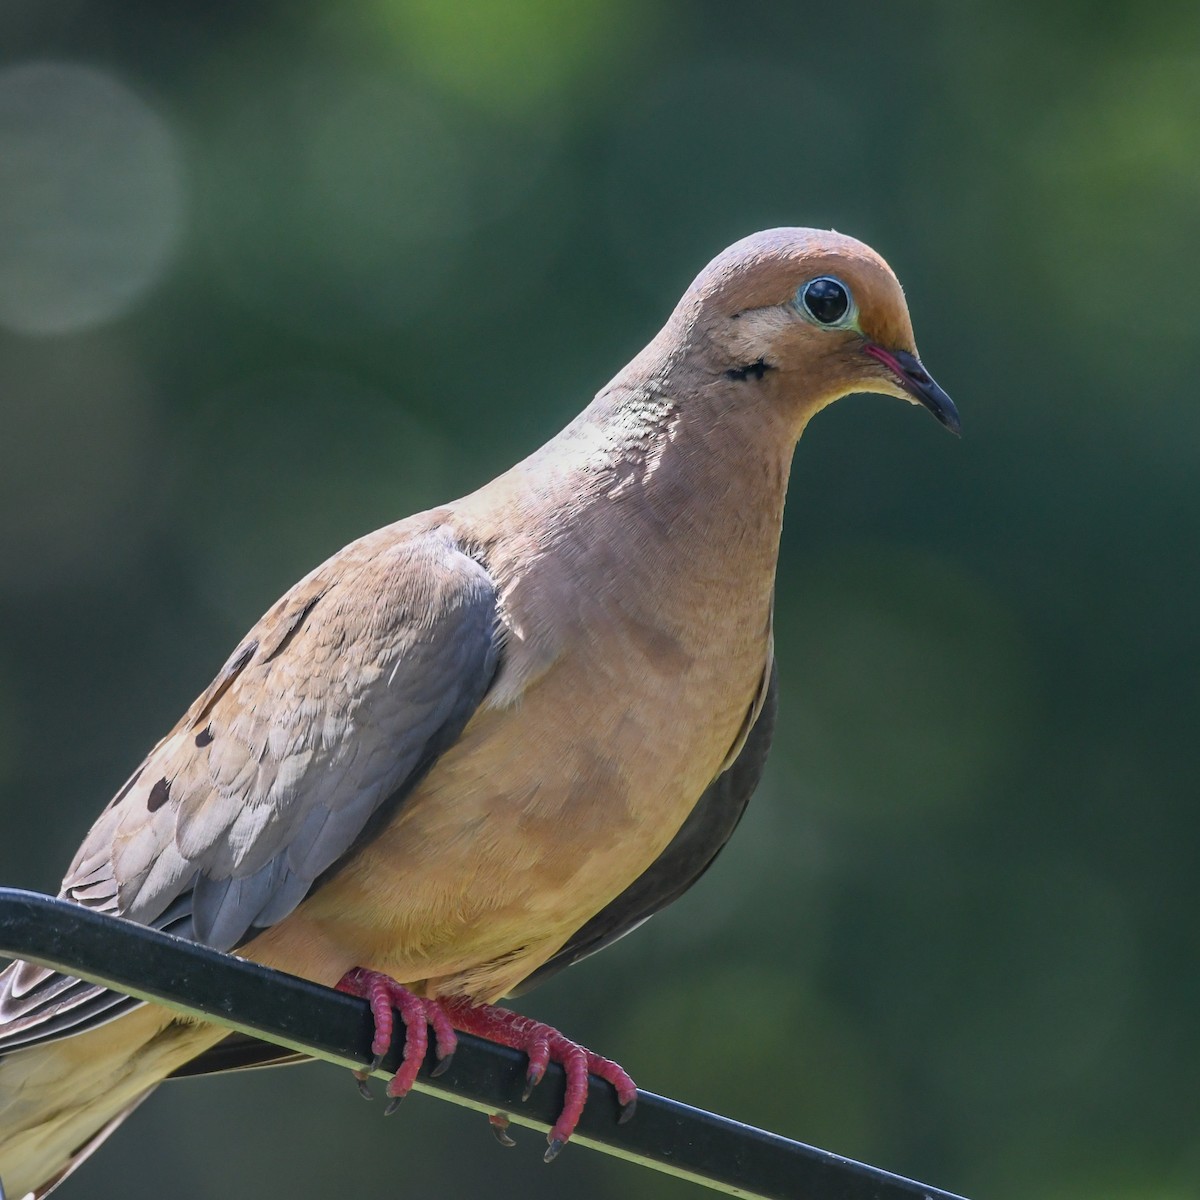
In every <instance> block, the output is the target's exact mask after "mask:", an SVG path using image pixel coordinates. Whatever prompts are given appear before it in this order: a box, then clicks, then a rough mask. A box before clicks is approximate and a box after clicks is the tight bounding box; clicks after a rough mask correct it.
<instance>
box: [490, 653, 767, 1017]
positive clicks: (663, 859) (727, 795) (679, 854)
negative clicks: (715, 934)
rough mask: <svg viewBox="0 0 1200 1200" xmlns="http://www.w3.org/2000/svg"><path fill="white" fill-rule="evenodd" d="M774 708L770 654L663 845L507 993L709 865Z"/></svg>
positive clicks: (587, 948) (535, 980) (753, 780)
mask: <svg viewBox="0 0 1200 1200" xmlns="http://www.w3.org/2000/svg"><path fill="white" fill-rule="evenodd" d="M777 709H778V672H777V670H776V667H775V662H774V658H772V661H771V666H770V671H769V680H768V683H767V689H766V693H765V695H764V698H763V703H762V707H761V709H760V710H759V712H758V716H757V718H756V719H755V721H754V724H753V725H752V726H751V727H750V731H749V733H748V734H747V736H746V740H745V742H744V743H743V745H742V748H741V750H740V751H739V752H738V755H737V757H736V758H735V759H734V761H733V762H732V763H731V764H730V765H729V767H728V768H727V769H726V770H725V771H723V772H722V773H721V774H720V775H718V776H717V778H716V779H714V780H713V781H712V783H710V784H709V785H708V787H707V788H706V789H705V791H704V794H703V795H702V796H701V797H700V799H699V801H698V802H697V804H696V807H695V808H693V809H692V811H691V813H690V814H689V816H688V819H687V820H686V821H684V823H683V825H682V826H681V827H680V830H679V832H678V833H677V834H676V835H675V837H674V838H673V839H672V840H671V842H670V843H669V844H668V846H667V848H666V849H665V850H664V851H663V852H662V853H661V854H660V855H659V856H658V858H656V859H655V860H654V862H653V863H652V864H651V865H650V866H649V867H648V868H647V869H646V870H645V871H644V872H643V873H642V874H641V875H640V876H638V878H637V879H635V880H634V881H633V883H631V884H630V885H629V887H627V888H626V889H625V890H624V891H623V892H622V893H621V894H620V895H619V896H617V898H616V899H615V900H613V901H611V902H610V903H609V904H608V905H607V906H606V907H604V908H602V909H601V910H600V911H599V912H598V913H597V914H596V915H595V916H594V917H592V919H591V920H590V921H588V922H587V924H585V925H584V926H582V927H581V928H580V929H579V930H578V931H577V932H576V933H575V934H573V935H572V936H571V938H570V939H568V941H567V943H566V944H565V945H564V946H563V948H562V949H561V950H559V951H558V953H557V954H555V955H554V957H553V958H551V959H549V960H548V961H547V962H545V963H543V964H542V965H541V966H540V967H539V968H538V969H537V970H536V971H534V972H533V973H532V974H531V975H529V976H527V977H526V978H525V979H523V980H522V981H521V983H520V984H518V985H517V987H515V988H514V989H513V990H512V992H511V993H510V994H511V995H514V996H517V995H520V994H521V993H523V992H527V991H529V990H530V989H531V988H533V987H536V986H537V985H538V984H539V983H544V982H545V981H546V980H547V979H549V978H550V977H551V976H552V975H557V974H558V972H559V971H562V970H564V969H565V968H566V967H569V966H571V965H572V964H573V963H577V962H579V960H580V959H582V958H587V957H588V955H590V954H595V953H596V952H597V951H599V950H603V949H604V948H605V947H606V946H609V945H611V944H612V943H613V942H615V941H616V940H617V939H618V938H620V937H624V936H625V934H627V933H629V932H630V931H631V930H633V929H635V928H636V927H637V926H638V925H640V924H641V923H642V922H643V921H646V920H649V918H650V917H652V916H653V915H654V914H655V913H656V912H658V911H659V909H662V908H666V906H667V905H668V904H671V903H672V902H673V901H675V900H678V899H679V897H680V896H682V895H683V893H684V892H686V891H687V890H688V888H690V887H691V886H692V884H694V883H695V882H696V881H697V880H698V879H699V878H700V876H701V875H703V874H704V872H705V871H707V870H708V868H709V867H711V866H712V864H713V862H714V860H715V859H716V857H717V855H718V854H719V853H720V852H721V850H722V849H723V847H724V846H725V843H726V842H727V841H728V840H729V838H730V837H731V836H732V834H733V831H734V829H736V828H737V824H738V822H739V821H740V820H741V819H742V814H743V813H744V812H745V811H746V806H747V805H748V804H749V803H750V797H751V796H752V795H753V794H754V789H755V788H756V787H758V782H759V780H760V779H761V778H762V772H763V767H764V765H765V764H766V761H767V752H768V751H769V750H770V748H771V738H772V735H773V734H774V732H775V714H776V712H777Z"/></svg>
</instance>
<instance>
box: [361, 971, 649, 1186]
mask: <svg viewBox="0 0 1200 1200" xmlns="http://www.w3.org/2000/svg"><path fill="white" fill-rule="evenodd" d="M337 990H338V991H339V992H347V993H348V994H349V995H351V996H359V997H361V998H362V999H364V1000H366V1001H367V1003H368V1004H370V1006H371V1016H372V1018H373V1019H374V1021H375V1037H374V1038H373V1039H372V1041H371V1053H372V1054H373V1055H374V1056H375V1061H374V1062H373V1063H372V1064H371V1070H375V1069H377V1068H378V1066H379V1064H380V1063H381V1062H382V1061H383V1058H384V1056H385V1055H386V1054H387V1052H388V1049H389V1048H390V1047H391V1044H392V1035H393V1034H394V1032H395V1012H396V1011H398V1012H399V1013H400V1019H401V1020H402V1021H403V1022H404V1030H405V1035H404V1059H403V1061H402V1062H401V1064H400V1069H399V1070H398V1071H397V1072H396V1074H395V1075H393V1076H392V1078H391V1080H390V1082H389V1083H388V1086H387V1094H388V1095H389V1096H390V1097H391V1098H392V1102H391V1103H390V1104H389V1105H388V1107H387V1111H388V1112H389V1113H391V1112H394V1111H395V1110H396V1106H397V1105H398V1104H399V1102H400V1101H401V1100H402V1099H403V1098H404V1097H405V1096H406V1095H407V1094H408V1092H409V1090H410V1089H411V1088H412V1085H413V1083H414V1082H415V1081H416V1078H417V1072H418V1071H419V1070H420V1069H421V1064H422V1062H424V1061H425V1051H426V1049H427V1047H428V1045H429V1026H431V1025H432V1026H433V1034H434V1045H435V1046H436V1048H437V1057H438V1065H437V1066H436V1067H435V1068H434V1071H433V1074H435V1075H440V1074H441V1073H442V1072H443V1071H444V1070H445V1069H446V1068H447V1067H448V1066H449V1065H450V1056H451V1055H452V1054H453V1053H454V1048H455V1045H456V1044H457V1041H458V1039H457V1037H456V1036H455V1032H454V1031H455V1030H456V1029H457V1030H460V1031H461V1032H462V1033H473V1034H476V1035H477V1036H479V1037H482V1038H487V1039H488V1040H489V1041H492V1042H499V1043H500V1044H501V1045H502V1046H510V1047H512V1048H513V1049H514V1050H523V1051H524V1052H525V1053H526V1054H527V1055H528V1056H529V1067H528V1069H527V1070H526V1072H525V1080H526V1084H525V1094H524V1096H523V1097H522V1099H525V1100H528V1099H529V1094H530V1093H531V1092H532V1091H533V1089H534V1088H535V1087H536V1086H537V1085H538V1084H539V1083H540V1082H541V1081H542V1076H543V1075H545V1073H546V1067H547V1066H548V1065H549V1064H550V1062H551V1061H553V1062H556V1063H560V1064H561V1065H562V1068H563V1070H564V1071H565V1072H566V1076H567V1088H566V1096H565V1098H564V1100H563V1107H562V1112H561V1113H559V1115H558V1120H557V1121H555V1123H554V1127H553V1128H552V1129H551V1130H550V1133H549V1135H548V1137H547V1139H546V1140H547V1141H548V1142H549V1143H550V1148H549V1149H548V1150H547V1151H546V1155H545V1158H546V1162H552V1161H553V1160H554V1159H555V1158H556V1157H557V1155H558V1152H559V1151H560V1150H561V1149H562V1148H563V1146H565V1145H566V1144H567V1142H568V1141H569V1140H570V1137H571V1134H573V1133H574V1132H575V1127H576V1125H578V1124H579V1118H580V1116H581V1115H582V1114H583V1106H584V1104H585V1103H586V1102H587V1088H588V1075H589V1074H592V1075H596V1076H598V1077H599V1078H600V1079H603V1080H605V1081H606V1082H608V1083H611V1084H612V1085H613V1087H614V1088H616V1091H617V1101H618V1102H619V1103H620V1105H621V1116H620V1123H621V1124H622V1125H623V1124H624V1123H625V1122H626V1121H628V1120H629V1118H630V1117H632V1116H633V1110H634V1107H635V1105H636V1104H637V1086H636V1085H635V1084H634V1082H633V1080H632V1079H630V1077H629V1076H628V1074H626V1072H625V1071H624V1070H623V1069H622V1068H621V1067H619V1066H618V1065H617V1064H616V1063H615V1062H613V1061H612V1060H611V1059H608V1058H601V1057H600V1055H598V1054H593V1053H592V1051H590V1050H587V1049H585V1048H584V1047H583V1046H580V1045H579V1044H578V1043H577V1042H573V1041H571V1040H570V1039H569V1038H566V1037H564V1036H563V1035H562V1034H561V1033H559V1032H558V1030H557V1029H553V1028H551V1026H549V1025H543V1024H542V1023H541V1022H540V1021H534V1020H533V1019H532V1018H530V1017H523V1016H521V1014H520V1013H515V1012H513V1011H512V1010H511V1009H507V1008H499V1007H497V1006H496V1005H493V1004H471V1003H470V1002H469V1001H467V1000H464V999H443V1000H426V999H424V998H423V997H421V996H416V995H414V994H413V993H412V992H410V991H409V990H408V988H406V987H403V986H402V985H401V984H398V983H397V982H396V981H395V980H394V979H389V978H388V977H387V976H386V975H381V974H379V973H378V972H377V971H368V970H367V969H366V968H365V967H355V968H354V969H353V970H350V971H347V972H346V974H345V975H343V976H342V978H341V980H340V981H339V982H338V985H337ZM356 1075H357V1077H358V1080H359V1088H360V1090H361V1091H362V1092H363V1094H364V1095H366V1096H368V1097H369V1095H370V1093H369V1092H367V1090H366V1082H365V1081H366V1079H367V1076H368V1072H365V1071H364V1072H362V1073H361V1074H359V1073H357V1072H356ZM489 1120H490V1122H491V1125H492V1128H493V1130H494V1131H495V1133H496V1136H497V1137H498V1138H499V1140H500V1141H501V1143H502V1144H504V1145H511V1144H512V1140H511V1139H510V1138H509V1137H508V1134H507V1132H506V1130H507V1127H508V1120H507V1118H506V1117H505V1116H504V1115H503V1114H502V1113H495V1114H493V1115H492V1116H491V1117H490V1118H489Z"/></svg>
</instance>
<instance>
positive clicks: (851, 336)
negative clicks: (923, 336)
mask: <svg viewBox="0 0 1200 1200" xmlns="http://www.w3.org/2000/svg"><path fill="white" fill-rule="evenodd" d="M672 325H673V326H674V333H675V336H676V337H677V338H678V337H680V336H682V340H683V341H684V342H685V343H687V344H688V346H689V348H690V350H691V356H692V359H693V361H694V362H696V364H697V365H698V366H699V367H700V369H701V370H702V371H703V372H704V374H705V375H706V376H708V377H709V378H710V379H712V380H714V381H716V380H723V381H725V384H726V385H728V386H731V387H733V388H734V389H735V392H736V393H740V391H741V390H742V389H745V392H746V393H747V395H746V400H747V402H751V403H752V402H754V400H755V399H760V400H761V401H762V402H764V403H766V404H768V405H769V406H771V407H772V408H773V409H774V410H775V411H776V412H777V413H778V414H779V415H782V416H784V417H786V419H787V421H788V423H789V426H790V427H791V428H793V429H794V430H795V432H796V434H797V436H798V434H799V431H800V430H802V429H803V427H804V425H805V424H806V423H807V421H808V419H809V418H810V417H811V416H812V415H813V414H814V413H815V412H818V411H819V410H820V409H822V408H824V407H825V406H826V405H828V404H830V403H832V402H833V401H834V400H837V399H838V398H839V397H841V396H845V395H847V394H848V393H850V392H883V393H886V394H888V395H893V396H898V397H900V398H901V399H902V400H907V401H909V402H910V403H913V404H920V405H922V406H923V407H925V408H927V409H928V410H929V411H930V412H931V413H932V414H933V415H934V416H935V417H936V418H937V419H938V420H939V421H940V422H941V423H942V424H943V425H945V426H946V427H947V428H948V429H949V430H951V431H952V432H953V433H958V431H959V420H958V413H957V411H956V410H955V407H954V404H953V403H952V402H951V400H950V397H949V396H947V395H946V393H945V392H944V391H942V389H941V388H940V387H939V386H938V385H937V384H936V383H935V382H934V381H933V379H932V378H931V377H930V375H929V373H928V372H927V371H926V370H925V368H924V366H923V365H922V364H921V360H920V359H919V358H918V357H917V347H916V343H915V341H914V339H913V331H912V322H911V321H910V320H909V315H908V305H907V304H906V303H905V300H904V292H903V290H902V289H901V287H900V283H899V280H897V278H896V276H895V275H894V274H893V273H892V269H891V268H890V267H889V266H888V265H887V263H886V262H884V260H883V259H882V258H880V256H879V255H878V254H876V253H875V251H874V250H872V249H871V248H870V247H869V246H865V245H864V244H863V243H862V242H859V241H855V239H854V238H850V237H845V236H844V235H842V234H839V233H831V232H826V231H823V230H816V229H770V230H766V231H765V232H763V233H756V234H752V235H751V236H750V237H748V238H744V239H743V240H742V241H740V242H737V243H735V244H734V245H732V246H730V247H729V249H728V250H725V251H723V252H722V253H721V254H720V255H718V256H717V257H716V258H715V259H714V260H713V261H712V262H711V263H709V265H708V266H707V267H705V269H704V270H703V271H702V272H701V273H700V275H699V276H698V277H697V278H696V281H695V282H694V283H693V284H692V286H691V287H690V288H689V289H688V291H687V292H686V293H685V295H684V297H683V299H682V300H681V301H680V304H679V307H678V308H677V309H676V311H675V314H674V316H673V318H672V321H671V324H670V325H669V326H668V328H670V327H671V326H672ZM755 393H757V397H756V396H755Z"/></svg>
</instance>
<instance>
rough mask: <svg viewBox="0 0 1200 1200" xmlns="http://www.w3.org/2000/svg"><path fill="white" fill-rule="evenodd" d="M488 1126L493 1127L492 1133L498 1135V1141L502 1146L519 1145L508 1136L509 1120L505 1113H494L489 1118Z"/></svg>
mask: <svg viewBox="0 0 1200 1200" xmlns="http://www.w3.org/2000/svg"><path fill="white" fill-rule="evenodd" d="M488 1124H489V1125H490V1126H491V1127H492V1132H493V1133H494V1134H495V1135H496V1141H498V1142H499V1143H500V1145H502V1146H515V1145H516V1144H517V1143H516V1142H514V1141H513V1140H512V1138H510V1137H509V1136H508V1118H507V1117H506V1116H505V1115H504V1114H503V1113H492V1115H491V1116H490V1117H488Z"/></svg>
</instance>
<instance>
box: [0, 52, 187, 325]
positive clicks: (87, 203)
mask: <svg viewBox="0 0 1200 1200" xmlns="http://www.w3.org/2000/svg"><path fill="white" fill-rule="evenodd" d="M183 207H184V186H183V170H182V161H181V155H180V153H179V150H178V147H177V145H176V143H175V140H174V138H173V136H172V134H171V131H170V130H169V129H168V127H167V125H166V124H165V122H164V121H163V120H162V118H161V117H159V116H158V114H157V113H155V112H154V110H153V109H152V108H151V107H150V106H149V105H148V104H147V103H146V102H145V101H144V100H142V99H141V98H140V97H138V96H136V95H135V94H134V93H133V92H131V91H130V90H129V89H128V88H127V87H126V86H125V85H124V84H122V83H120V82H119V81H118V80H116V79H114V78H113V77H112V76H110V75H108V74H105V73H103V72H101V71H98V70H95V69H93V68H91V67H86V66H80V65H76V64H71V63H56V62H37V63H23V64H20V65H18V66H14V67H9V68H7V69H5V70H3V71H0V325H3V326H5V327H7V328H8V329H11V330H14V331H16V332H19V333H27V334H61V333H70V332H75V331H78V330H82V329H88V328H91V327H94V326H96V325H99V324H101V323H103V322H105V321H110V320H112V319H113V318H115V317H118V316H120V315H121V314H122V313H124V312H126V311H127V310H128V309H129V308H130V306H131V305H133V304H134V303H135V302H136V301H137V300H138V299H139V298H141V297H142V296H144V295H145V294H146V292H147V291H148V290H149V289H150V288H151V287H153V286H154V284H155V283H157V282H158V281H159V280H160V279H161V278H162V276H163V274H164V272H165V271H166V269H167V266H168V265H169V263H170V260H171V256H172V252H173V251H174V249H175V247H176V246H177V244H178V241H179V235H180V232H181V229H182V226H183Z"/></svg>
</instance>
